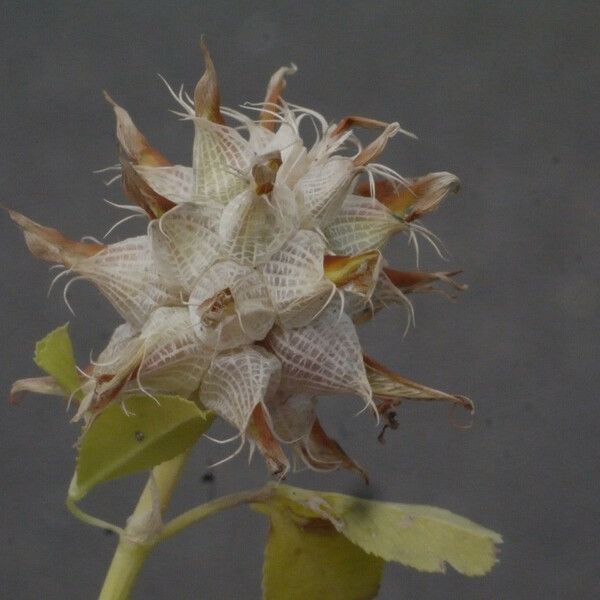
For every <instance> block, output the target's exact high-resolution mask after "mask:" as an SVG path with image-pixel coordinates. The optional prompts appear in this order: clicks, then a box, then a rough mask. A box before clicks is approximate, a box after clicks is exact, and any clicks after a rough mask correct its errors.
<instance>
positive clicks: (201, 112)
mask: <svg viewBox="0 0 600 600" xmlns="http://www.w3.org/2000/svg"><path fill="white" fill-rule="evenodd" d="M200 49H201V50H202V55H203V57H204V74H203V75H202V77H201V78H200V80H199V81H198V83H197V84H196V89H195V90H194V108H195V110H196V115H197V116H198V117H204V118H205V119H208V120H209V121H212V122H213V123H219V124H220V125H223V124H224V123H225V120H224V119H223V115H222V114H221V98H220V94H219V82H218V80H217V71H216V70H215V65H214V63H213V61H212V58H211V56H210V52H209V51H208V46H207V45H206V43H205V42H204V40H201V41H200Z"/></svg>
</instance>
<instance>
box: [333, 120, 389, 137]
mask: <svg viewBox="0 0 600 600" xmlns="http://www.w3.org/2000/svg"><path fill="white" fill-rule="evenodd" d="M388 125H389V123H386V122H385V121H378V120H377V119H369V118H368V117H359V116H357V115H348V116H347V117H344V118H343V119H342V120H341V121H340V122H339V123H338V124H337V126H336V128H335V129H334V130H333V134H332V135H340V134H341V133H344V132H346V131H348V129H352V127H362V128H363V129H385V128H386V127H387V126H388Z"/></svg>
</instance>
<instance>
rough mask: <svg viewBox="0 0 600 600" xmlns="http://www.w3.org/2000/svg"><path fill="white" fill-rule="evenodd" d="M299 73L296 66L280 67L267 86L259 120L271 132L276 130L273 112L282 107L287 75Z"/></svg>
mask: <svg viewBox="0 0 600 600" xmlns="http://www.w3.org/2000/svg"><path fill="white" fill-rule="evenodd" d="M297 71H298V67H296V65H295V64H293V63H292V64H291V65H290V66H289V67H280V68H279V69H277V71H275V73H273V75H272V76H271V79H270V80H269V85H268V86H267V93H266V94H265V101H264V109H263V110H262V111H261V113H260V115H259V117H258V120H259V121H260V124H261V125H262V126H263V127H264V128H265V129H268V130H270V131H273V130H274V129H275V121H276V120H275V117H274V115H273V112H275V111H276V110H277V108H278V107H279V106H280V105H281V102H282V95H283V90H284V89H285V86H286V84H287V82H286V80H285V78H286V76H287V75H294V74H295V73H296V72H297Z"/></svg>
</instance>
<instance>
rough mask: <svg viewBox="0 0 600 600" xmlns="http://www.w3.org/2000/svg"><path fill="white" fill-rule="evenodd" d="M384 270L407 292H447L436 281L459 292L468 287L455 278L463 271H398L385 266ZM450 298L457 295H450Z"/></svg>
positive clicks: (398, 286) (395, 283)
mask: <svg viewBox="0 0 600 600" xmlns="http://www.w3.org/2000/svg"><path fill="white" fill-rule="evenodd" d="M383 272H384V273H385V274H386V276H387V277H388V279H389V280H390V281H391V282H392V283H393V284H394V286H396V287H397V288H398V289H400V290H401V291H402V292H404V293H405V294H408V293H412V292H439V293H446V292H445V291H444V290H441V289H438V288H436V287H434V284H435V283H438V282H440V283H445V284H446V285H448V286H450V287H451V288H453V289H454V290H456V291H458V292H463V291H465V290H466V289H467V287H468V286H467V285H466V284H463V283H458V282H457V281H455V280H454V279H453V277H455V276H456V275H459V274H460V273H462V271H437V272H435V273H427V272H425V271H396V270H395V269H388V268H387V267H384V268H383ZM450 298H455V296H452V295H450Z"/></svg>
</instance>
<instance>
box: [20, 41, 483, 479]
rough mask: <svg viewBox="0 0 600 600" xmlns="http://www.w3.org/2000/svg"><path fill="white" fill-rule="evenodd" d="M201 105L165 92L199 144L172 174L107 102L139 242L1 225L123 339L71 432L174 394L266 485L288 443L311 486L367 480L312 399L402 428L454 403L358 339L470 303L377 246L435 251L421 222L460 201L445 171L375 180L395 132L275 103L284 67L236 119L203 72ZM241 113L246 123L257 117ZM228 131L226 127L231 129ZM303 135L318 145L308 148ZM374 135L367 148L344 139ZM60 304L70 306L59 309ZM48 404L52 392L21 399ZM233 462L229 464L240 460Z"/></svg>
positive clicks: (101, 360) (94, 377)
mask: <svg viewBox="0 0 600 600" xmlns="http://www.w3.org/2000/svg"><path fill="white" fill-rule="evenodd" d="M203 51H204V59H205V65H206V71H205V73H204V75H203V76H202V78H201V79H200V81H199V82H198V85H197V86H196V89H195V91H194V95H193V98H190V97H189V96H188V95H186V94H184V93H182V92H181V91H180V92H179V93H178V94H177V93H174V92H173V91H172V90H171V88H169V89H170V90H171V92H172V94H173V96H174V97H175V99H176V101H177V102H178V104H179V105H180V107H181V111H180V112H179V113H177V114H179V115H180V116H181V118H182V119H185V120H188V121H190V122H191V123H192V124H193V126H194V129H195V138H194V147H193V161H192V162H193V164H192V166H191V167H187V166H182V165H173V164H171V163H170V162H169V161H168V160H167V159H166V158H165V157H164V156H163V155H162V154H161V153H160V152H159V151H158V150H156V149H155V148H153V147H152V146H151V145H150V143H149V142H148V140H147V139H146V138H145V136H144V135H143V134H142V133H141V132H140V131H139V130H138V129H137V128H136V126H135V124H134V122H133V121H132V119H131V117H130V116H129V114H128V113H127V111H126V110H125V109H123V108H122V107H121V106H119V105H118V104H117V103H116V102H114V101H113V100H112V99H111V98H110V96H108V95H106V98H107V100H108V101H109V102H110V103H111V104H112V107H113V109H114V112H115V116H116V122H117V140H118V147H119V161H120V167H119V169H120V178H121V181H122V185H123V190H124V193H125V194H126V196H127V197H128V198H129V199H130V200H131V201H132V202H133V203H134V206H132V207H131V209H132V210H133V211H134V212H136V213H142V214H144V215H146V216H147V218H148V220H149V222H148V228H147V232H146V234H144V235H140V236H138V237H133V238H128V239H125V240H123V241H121V242H118V243H115V244H109V245H104V244H100V243H91V242H78V241H72V240H69V239H67V238H66V237H64V236H63V235H62V234H61V233H59V232H58V231H56V230H54V229H49V228H47V227H43V226H41V225H38V224H37V223H35V222H33V221H31V220H29V219H27V218H26V217H24V216H23V215H21V214H19V213H16V212H14V211H11V212H10V214H11V217H12V218H13V220H14V221H15V222H16V223H17V224H18V225H19V226H20V227H21V229H22V230H23V233H24V235H25V240H26V243H27V245H28V247H29V249H30V250H31V252H32V253H33V254H34V255H35V256H37V257H38V258H41V259H43V260H46V261H50V262H52V263H56V264H59V265H63V266H64V267H65V270H64V272H63V273H61V275H59V277H61V276H62V275H64V274H76V276H77V277H76V278H79V277H81V278H85V279H87V280H88V281H91V282H92V283H93V284H95V286H96V287H97V288H98V289H99V290H100V292H101V293H102V294H104V296H105V297H106V298H107V299H108V300H109V302H110V303H111V304H112V305H113V306H114V308H115V309H116V310H117V311H118V313H119V314H120V315H121V317H122V318H123V319H124V320H125V323H124V324H122V325H120V326H119V327H117V329H116V330H115V332H114V334H113V335H112V337H111V339H110V341H109V342H108V345H107V346H106V348H105V349H104V351H103V352H102V353H101V354H100V355H99V357H98V358H97V360H96V361H95V362H92V363H91V364H90V365H88V366H87V367H85V368H84V369H82V370H81V388H80V391H79V403H78V408H77V411H76V414H75V416H74V420H79V419H82V420H83V422H84V426H86V425H89V423H91V422H92V421H93V420H94V419H95V418H96V416H97V415H98V414H100V413H101V412H102V411H103V410H104V409H105V408H106V407H107V406H108V405H109V404H110V403H114V402H119V403H121V405H122V407H123V409H124V410H127V399H128V396H130V395H131V394H133V393H136V394H139V393H140V391H141V392H143V393H145V394H147V396H148V401H149V402H153V399H156V397H157V396H159V395H160V394H165V393H167V394H177V395H180V396H183V397H185V398H188V399H193V400H195V401H198V402H200V403H201V404H202V405H203V406H204V407H206V408H208V409H210V410H211V411H213V412H214V413H216V414H217V415H218V416H220V417H222V418H223V419H224V420H225V421H227V422H228V423H230V424H231V425H233V427H235V429H236V430H237V431H238V435H237V436H236V437H238V438H239V440H240V445H239V449H238V450H237V451H239V450H241V448H242V447H243V445H244V443H245V442H246V441H248V442H249V443H250V444H251V446H252V448H254V447H257V448H258V449H259V450H260V452H261V453H262V454H263V455H264V457H265V459H266V461H267V464H268V465H269V468H270V470H271V471H272V473H274V474H277V475H278V476H280V477H282V476H284V475H285V474H286V473H287V471H288V469H289V462H288V458H287V455H286V453H285V452H284V451H283V449H282V445H287V446H289V447H291V448H292V449H293V451H294V453H295V455H296V456H297V457H299V458H300V459H301V460H302V461H303V462H304V463H305V464H306V465H308V466H309V467H310V468H312V469H316V470H333V469H337V468H339V467H344V468H348V469H353V470H356V471H358V472H360V473H362V469H360V467H359V466H358V465H357V464H356V463H355V462H354V461H353V460H352V459H351V458H350V457H349V456H348V455H347V454H346V453H345V452H344V450H342V448H341V447H340V446H339V444H338V443H337V442H335V441H334V440H333V439H331V438H330V437H329V436H328V435H327V434H326V432H325V431H324V430H323V427H322V426H321V424H320V422H319V420H318V417H317V413H316V404H317V397H318V396H319V395H324V394H325V395H329V394H353V395H356V396H358V397H359V398H360V399H361V400H362V402H363V403H364V406H365V408H366V409H369V410H370V411H371V412H373V413H374V415H375V416H376V417H377V418H379V417H382V418H383V420H384V426H386V427H394V426H395V423H396V422H395V419H394V416H395V413H394V408H395V407H396V406H397V405H398V404H399V403H400V401H401V400H403V399H428V400H429V399H433V400H444V401H449V402H451V403H454V404H458V405H462V406H464V407H466V408H472V406H471V404H470V402H469V401H468V400H467V399H466V398H463V397H461V396H453V395H450V394H446V393H443V392H439V391H437V390H434V389H431V388H428V387H425V386H423V385H420V384H417V383H415V382H413V381H410V380H408V379H405V378H403V377H400V376H399V375H397V374H395V373H393V372H391V371H390V370H388V369H387V368H385V367H383V366H382V365H380V364H378V363H377V362H376V361H374V360H373V359H371V358H368V357H366V356H364V355H363V352H362V349H361V346H360V343H359V339H358V336H357V332H356V324H357V323H360V322H362V321H365V320H368V319H371V318H372V317H373V316H374V315H375V314H376V313H377V311H379V310H380V309H382V308H384V307H386V306H388V305H390V304H395V303H397V304H400V305H403V306H404V307H406V308H407V309H408V315H409V318H410V316H411V314H412V313H411V310H412V308H411V306H410V303H409V302H408V300H407V297H406V295H407V294H409V293H412V292H416V291H430V290H434V289H435V287H434V286H435V284H436V283H439V282H441V283H445V284H449V285H450V286H451V287H452V288H454V289H458V290H459V289H462V286H460V285H458V284H457V283H455V282H454V281H453V279H452V276H453V275H455V274H456V273H426V272H420V271H419V272H401V271H396V270H393V269H390V268H388V266H387V263H386V261H385V260H384V258H383V257H382V255H381V248H382V247H383V245H384V244H385V243H386V242H387V241H388V240H389V239H390V237H391V236H392V235H394V234H397V233H403V234H405V235H407V236H409V238H410V239H411V240H412V241H414V242H415V244H416V236H417V235H421V236H424V237H425V238H426V239H428V240H429V241H431V242H432V243H434V244H435V238H434V237H433V236H432V235H431V234H430V233H429V232H428V231H427V230H426V229H424V228H423V227H422V226H421V225H419V224H418V223H417V221H418V219H420V218H421V217H422V216H423V215H425V214H427V213H429V212H431V211H432V210H434V209H436V208H437V206H438V205H439V203H440V202H441V201H442V199H443V198H444V197H445V196H446V194H448V193H449V192H451V191H452V192H455V191H457V189H458V179H457V178H456V177H455V176H453V175H451V174H450V173H431V174H429V175H426V176H424V177H419V178H416V179H405V178H404V177H402V176H400V175H399V174H398V173H396V172H395V171H393V170H392V169H390V168H389V167H386V166H384V165H381V164H378V163H377V162H376V161H377V158H378V156H379V155H380V154H381V152H382V151H383V150H384V148H385V146H386V144H387V143H388V141H389V140H390V138H392V137H393V136H395V135H396V134H398V133H405V134H406V133H407V132H404V131H403V130H402V129H401V128H400V126H399V125H398V123H384V122H381V121H376V120H373V119H368V118H363V117H357V116H349V117H346V118H344V119H342V120H340V121H339V122H338V123H334V124H330V123H328V122H327V121H326V119H325V118H324V117H323V116H321V115H320V114H319V113H317V112H315V111H314V110H311V109H307V108H303V107H300V106H296V105H294V104H290V103H288V102H285V101H284V100H283V98H282V92H283V90H284V88H285V77H286V76H288V75H291V74H293V73H294V72H295V71H296V68H295V67H294V66H291V67H282V68H281V69H279V70H278V71H277V72H276V73H275V74H274V75H273V76H272V78H271V80H270V82H269V85H268V89H267V93H266V97H265V100H264V102H262V103H260V104H258V105H246V107H245V108H246V109H248V110H247V111H246V113H242V112H239V111H237V110H233V109H230V108H225V107H223V106H221V104H220V99H219V87H218V83H217V76H216V72H215V68H214V65H213V62H212V60H211V58H210V55H209V53H208V51H207V50H206V48H205V47H203ZM249 115H250V116H249ZM226 121H229V123H231V124H230V125H228V124H226ZM304 121H307V122H312V124H313V125H314V129H315V132H316V139H315V141H314V143H312V144H307V143H305V141H304V140H303V139H302V137H301V135H300V129H301V125H302V123H303V122H304ZM357 128H366V129H370V130H374V131H375V132H376V137H375V139H374V140H373V141H371V142H370V143H369V144H367V145H363V144H361V142H360V140H359V139H358V138H357V137H356V135H355V132H354V130H355V129H357ZM65 297H66V296H65ZM26 390H32V391H37V392H41V393H57V386H56V385H54V384H53V382H52V381H51V379H49V378H40V379H28V380H21V381H19V382H17V383H16V384H15V387H14V388H13V392H14V393H15V394H16V393H19V392H22V391H26ZM237 451H236V452H237Z"/></svg>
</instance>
